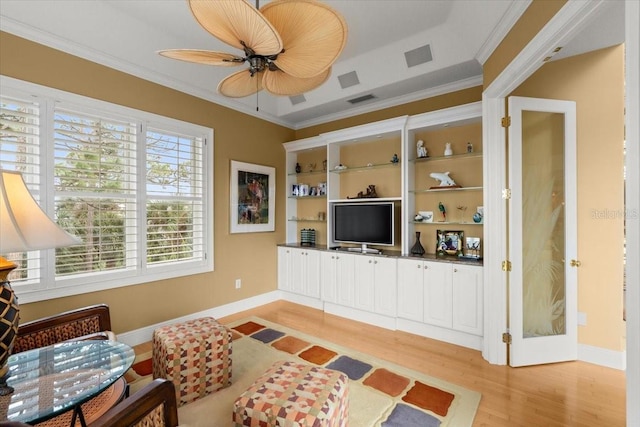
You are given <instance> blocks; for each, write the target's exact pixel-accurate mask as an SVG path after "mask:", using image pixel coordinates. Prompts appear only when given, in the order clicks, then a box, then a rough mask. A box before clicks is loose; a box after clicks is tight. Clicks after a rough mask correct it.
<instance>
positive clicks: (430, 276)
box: [423, 262, 452, 328]
mask: <svg viewBox="0 0 640 427" xmlns="http://www.w3.org/2000/svg"><path fill="white" fill-rule="evenodd" d="M423 271H424V321H425V322H426V323H429V324H432V325H436V326H443V327H445V328H451V315H452V314H451V311H452V310H451V309H452V291H451V271H452V268H451V264H449V263H446V262H425V263H424V270H423Z"/></svg>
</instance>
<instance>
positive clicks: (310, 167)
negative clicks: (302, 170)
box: [307, 163, 316, 172]
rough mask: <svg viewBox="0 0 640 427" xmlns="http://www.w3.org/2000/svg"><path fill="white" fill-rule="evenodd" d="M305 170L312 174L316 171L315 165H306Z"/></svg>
mask: <svg viewBox="0 0 640 427" xmlns="http://www.w3.org/2000/svg"><path fill="white" fill-rule="evenodd" d="M307 168H309V172H313V171H314V170H315V169H316V164H315V163H309V164H307Z"/></svg>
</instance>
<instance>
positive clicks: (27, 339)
mask: <svg viewBox="0 0 640 427" xmlns="http://www.w3.org/2000/svg"><path fill="white" fill-rule="evenodd" d="M115 339H116V336H115V334H114V333H113V332H112V331H111V315H110V313H109V306H108V305H106V304H97V305H91V306H88V307H83V308H79V309H75V310H70V311H65V312H63V313H58V314H54V315H52V316H48V317H44V318H41V319H37V320H32V321H30V322H25V323H23V324H20V325H18V333H17V335H16V340H15V343H14V345H13V353H20V352H23V351H27V350H33V349H36V348H40V347H46V346H48V345H53V344H57V343H60V342H65V341H80V340H114V341H115ZM128 389H129V387H128V385H127V382H126V381H125V379H124V378H120V379H119V380H117V381H116V382H115V383H113V384H112V385H111V386H110V387H108V388H107V389H106V390H104V391H103V392H102V393H100V394H99V395H97V396H96V397H94V398H93V399H90V400H89V401H87V402H85V403H83V404H82V412H83V415H84V417H85V420H86V422H87V424H90V423H92V422H93V421H94V420H95V419H96V418H98V417H99V416H100V415H102V414H104V413H105V412H106V411H107V410H108V409H109V408H111V407H113V406H114V405H116V404H117V403H118V402H121V401H122V400H123V399H124V398H125V397H126V396H128V394H129V390H128ZM72 416H73V411H67V412H65V413H63V414H60V415H58V416H57V417H54V418H51V419H49V420H47V421H44V422H42V423H39V424H38V426H39V427H58V426H60V427H68V426H69V425H70V424H71V419H72ZM76 425H78V426H79V425H80V422H79V421H76Z"/></svg>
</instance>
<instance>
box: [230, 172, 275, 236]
mask: <svg viewBox="0 0 640 427" xmlns="http://www.w3.org/2000/svg"><path fill="white" fill-rule="evenodd" d="M230 182H231V191H230V193H231V203H230V206H231V212H230V216H231V233H257V232H263V231H274V230H275V216H276V211H275V209H276V208H275V206H276V204H275V202H276V169H275V168H273V167H271V166H262V165H254V164H251V163H243V162H238V161H235V160H232V161H231V178H230Z"/></svg>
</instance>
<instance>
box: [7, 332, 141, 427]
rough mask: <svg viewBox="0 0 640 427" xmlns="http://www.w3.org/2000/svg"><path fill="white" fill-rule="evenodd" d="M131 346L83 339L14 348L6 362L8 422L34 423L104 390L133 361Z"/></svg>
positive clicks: (57, 413) (79, 403)
mask: <svg viewBox="0 0 640 427" xmlns="http://www.w3.org/2000/svg"><path fill="white" fill-rule="evenodd" d="M134 358H135V353H134V351H133V349H132V348H131V347H129V346H128V345H126V344H123V343H121V342H117V341H107V340H87V341H73V342H65V343H60V344H54V345H51V346H48V347H42V348H38V349H35V350H29V351H25V352H22V353H16V354H13V355H11V356H10V357H9V360H8V362H7V364H8V367H9V373H8V375H7V376H8V378H7V385H8V386H11V387H13V389H14V392H13V394H12V395H11V402H10V403H9V410H8V413H7V418H8V420H9V421H22V422H25V423H38V422H41V421H44V420H47V419H49V418H52V417H54V416H56V415H59V414H61V413H63V412H66V411H69V410H72V409H74V408H76V407H78V406H79V405H81V404H82V403H84V402H86V401H88V400H89V399H91V398H93V397H94V396H96V395H98V394H99V393H100V392H102V391H103V390H105V389H106V388H107V387H109V386H110V385H111V384H113V383H114V382H115V381H116V380H118V379H119V378H120V377H122V376H123V375H124V374H125V372H127V370H128V369H129V368H130V367H131V365H132V364H133V360H134Z"/></svg>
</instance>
